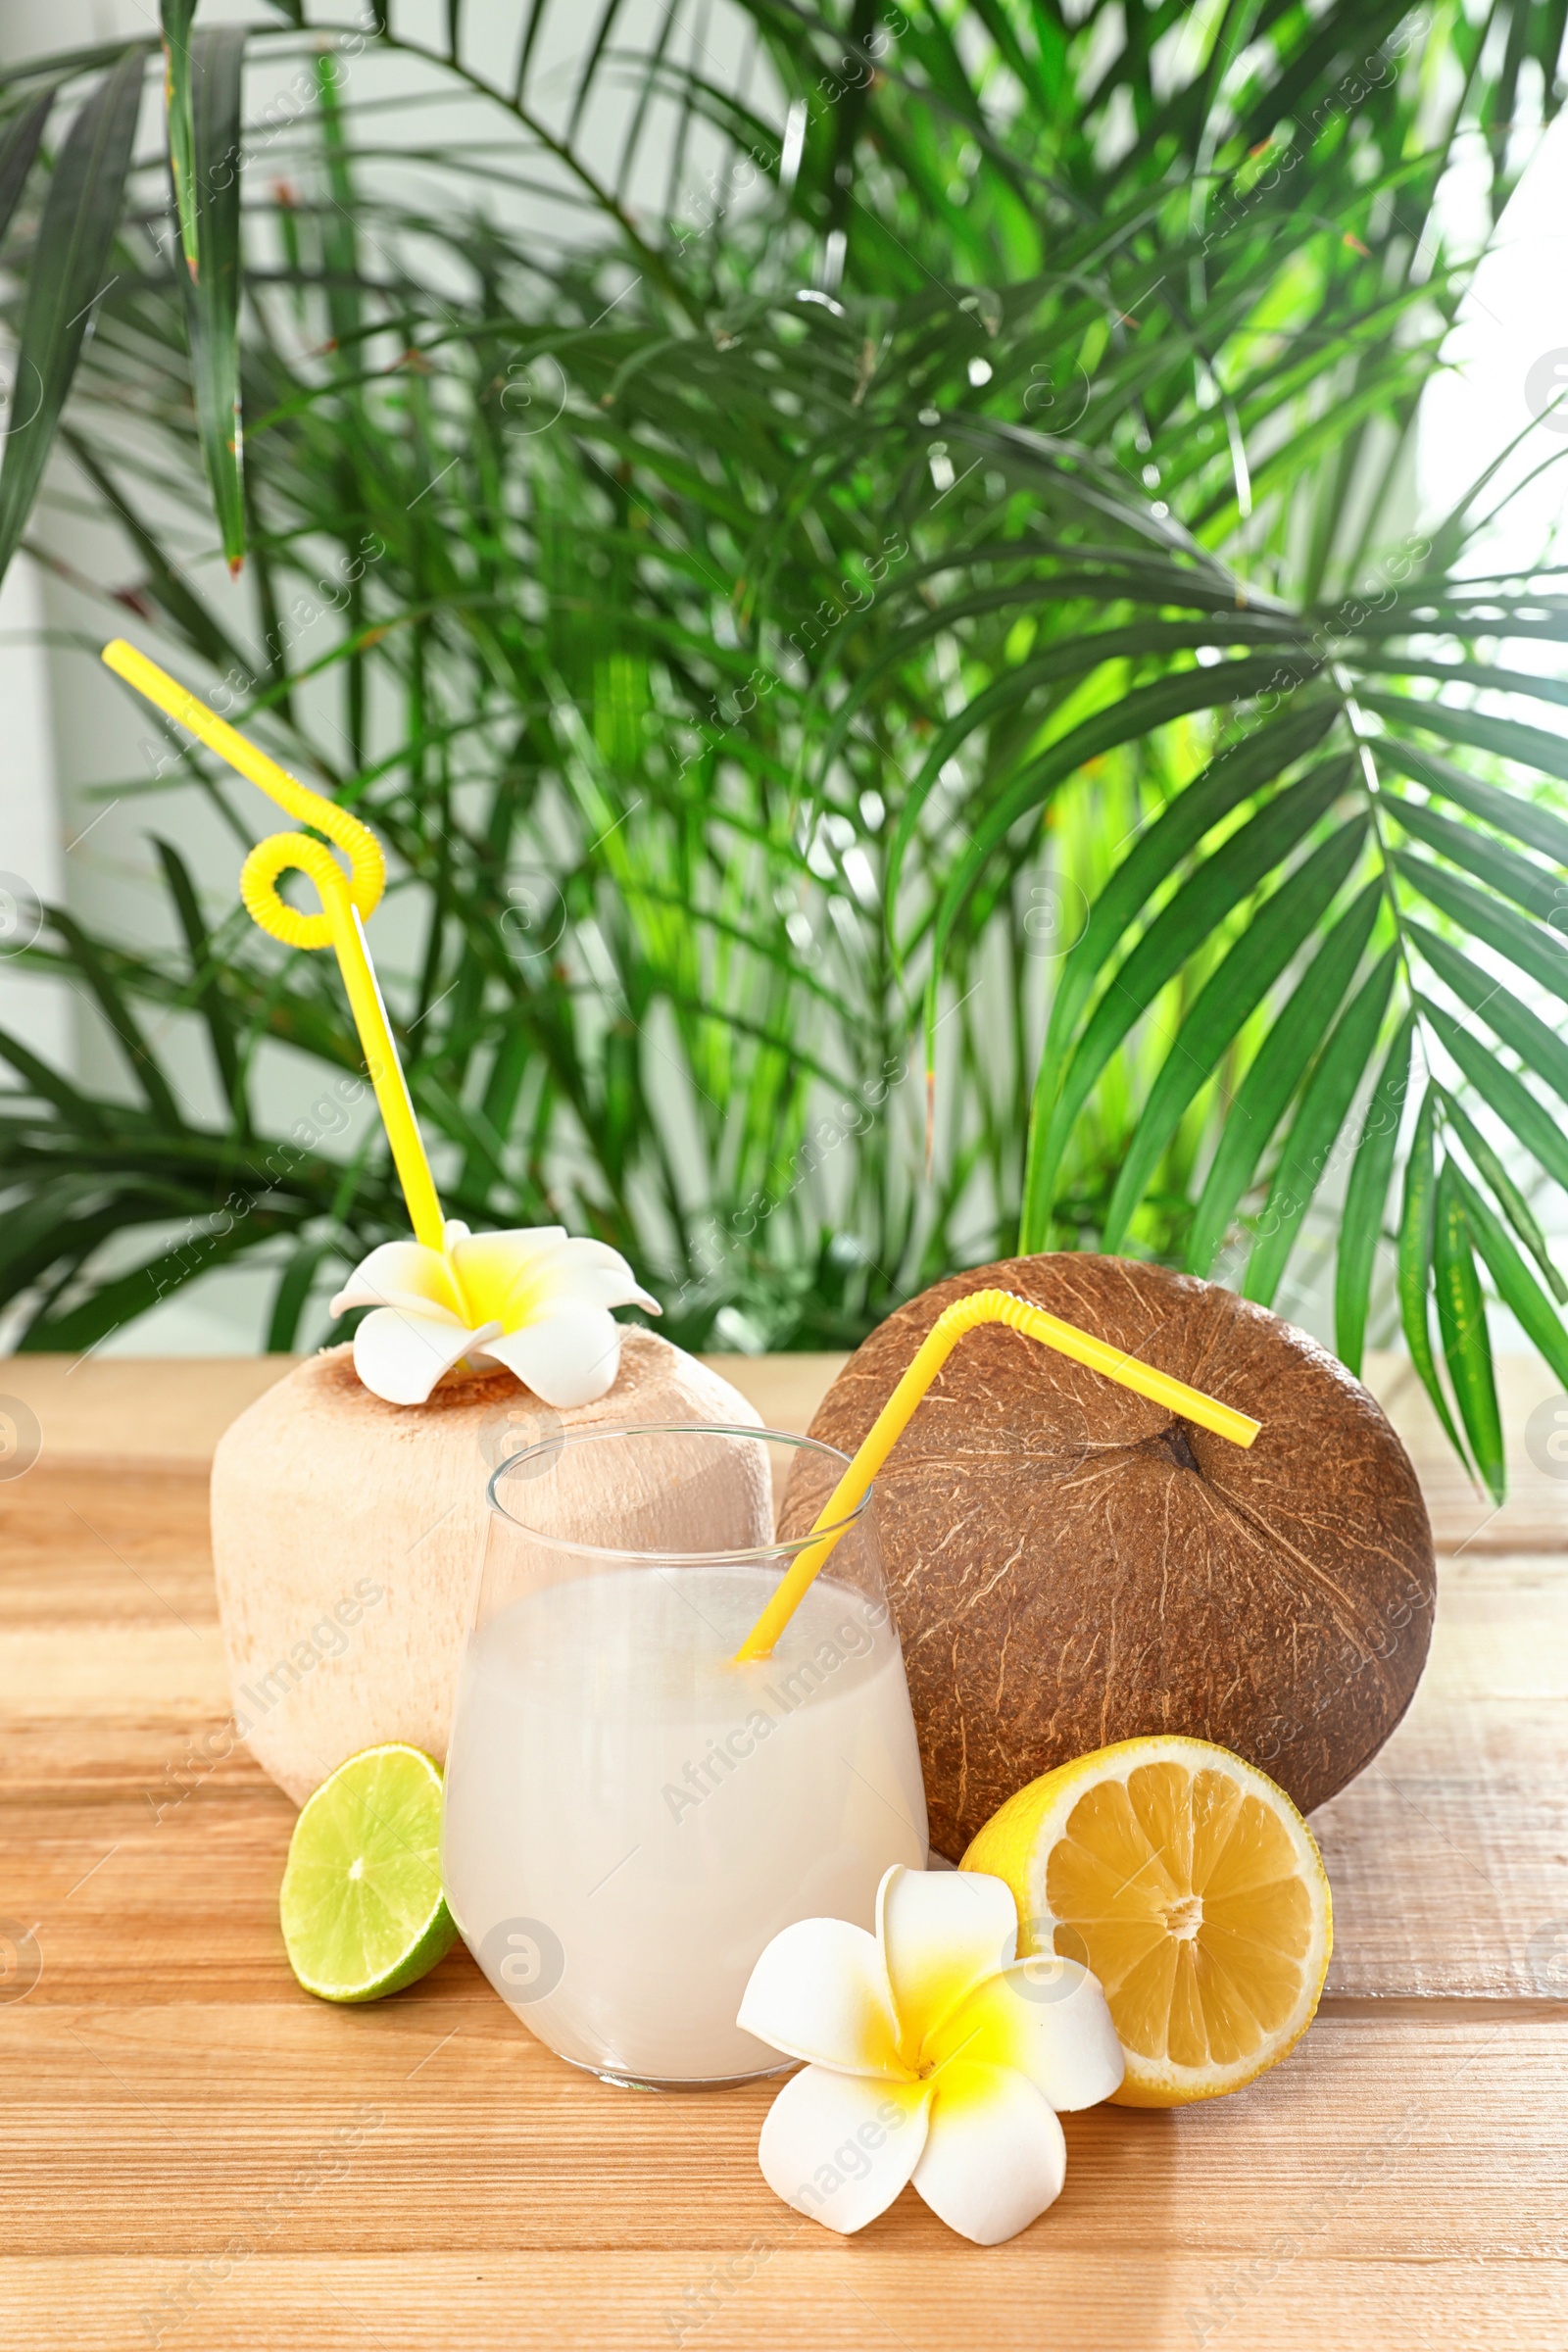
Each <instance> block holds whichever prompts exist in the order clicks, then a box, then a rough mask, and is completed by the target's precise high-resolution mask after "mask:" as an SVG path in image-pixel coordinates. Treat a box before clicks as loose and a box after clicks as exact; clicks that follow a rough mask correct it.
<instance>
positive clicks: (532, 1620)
mask: <svg viewBox="0 0 1568 2352" xmlns="http://www.w3.org/2000/svg"><path fill="white" fill-rule="evenodd" d="M845 1466H846V1465H845V1457H844V1456H843V1455H842V1454H840V1453H838V1452H837V1451H836V1449H835V1448H833V1447H831V1446H819V1445H815V1444H812V1443H811V1442H810V1441H809V1440H807V1439H803V1438H792V1437H785V1436H781V1435H779V1434H777V1433H774V1432H771V1431H760V1430H748V1429H718V1428H707V1427H674V1428H635V1429H597V1428H593V1429H586V1430H582V1431H575V1432H571V1433H569V1434H565V1433H564V1434H562V1435H560V1436H557V1437H554V1438H552V1439H549V1440H547V1441H546V1442H545V1443H544V1444H542V1445H538V1446H532V1447H529V1448H528V1449H527V1450H526V1451H525V1452H522V1453H520V1454H518V1455H516V1456H515V1457H514V1458H513V1459H512V1460H510V1461H507V1462H506V1463H504V1464H503V1465H502V1467H501V1468H500V1469H499V1470H498V1471H497V1472H496V1474H495V1476H494V1478H493V1479H492V1480H491V1482H490V1490H489V1497H490V1510H489V1512H488V1514H487V1521H488V1525H487V1538H486V1546H485V1556H484V1561H483V1565H482V1570H481V1574H480V1579H479V1590H478V1596H477V1601H476V1606H475V1612H474V1621H473V1624H472V1627H471V1629H470V1632H469V1636H468V1641H467V1644H466V1651H465V1655H464V1659H463V1665H462V1669H461V1672H460V1677H459V1685H458V1693H457V1704H456V1708H455V1711H454V1718H453V1728H452V1739H451V1745H450V1750H449V1754H448V1760H447V1777H446V1809H445V1821H444V1827H443V1833H442V1871H443V1876H444V1879H445V1882H446V1890H447V1900H448V1902H449V1904H450V1905H451V1908H452V1913H453V1916H454V1918H455V1919H456V1920H457V1923H458V1926H459V1928H460V1930H461V1931H462V1934H463V1936H464V1939H465V1941H466V1943H467V1945H468V1948H469V1950H470V1951H471V1952H472V1953H473V1955H474V1957H475V1959H476V1960H477V1961H478V1962H479V1965H480V1967H481V1968H482V1969H483V1970H484V1972H485V1974H486V1976H487V1977H488V1978H489V1980H490V1982H491V1984H492V1985H494V1986H495V1989H496V1990H497V1991H498V1992H499V1993H500V1994H501V1996H502V1998H503V1999H504V2000H506V2001H507V2002H508V2003H509V2004H510V2005H511V2007H512V2008H513V2009H514V2010H515V2013H516V2015H517V2016H518V2017H519V2018H521V2019H522V2021H523V2022H524V2023H525V2024H526V2025H527V2026H528V2027H529V2028H530V2029H531V2030H532V2031H533V2032H534V2033H535V2034H538V2035H539V2037H540V2039H541V2040H543V2041H545V2042H546V2043H548V2045H549V2046H550V2047H551V2048H552V2049H553V2050H555V2051H557V2052H558V2053H559V2055H560V2056H562V2057H563V2058H566V2059H569V2060H571V2061H572V2062H573V2063H574V2064H576V2065H579V2066H585V2067H589V2068H592V2069H593V2070H594V2071H595V2072H596V2073H599V2074H601V2075H604V2076H606V2077H608V2078H609V2079H611V2080H613V2081H615V2082H637V2083H648V2084H652V2085H661V2086H673V2085H681V2084H697V2083H705V2082H734V2081H737V2080H740V2079H743V2078H745V2077H747V2076H750V2075H756V2074H768V2073H772V2072H775V2071H776V2070H777V2069H778V2068H779V2065H780V2060H779V2057H778V2053H777V2052H776V2051H774V2050H772V2049H770V2048H769V2047H768V2046H767V2045H766V2044H765V2043H762V2042H760V2041H758V2040H756V2039H755V2038H754V2037H753V2036H752V2035H751V2034H743V2033H742V2032H741V2030H740V2028H739V2027H738V2026H737V2025H736V2023H735V2014H736V2011H737V2009H738V2008H739V2006H740V2001H741V1995H742V1993H743V1992H744V1990H745V1987H746V1983H747V1979H748V1978H749V1977H750V1975H751V1972H752V1968H753V1966H754V1964H755V1963H756V1961H757V1959H758V1957H759V1955H760V1952H761V1950H762V1948H763V1946H764V1945H765V1944H766V1943H768V1942H769V1941H770V1940H771V1938H772V1937H773V1936H776V1935H777V1934H778V1933H779V1931H780V1929H782V1928H785V1927H788V1926H789V1925H790V1924H791V1923H792V1922H793V1921H795V1920H798V1919H808V1918H812V1917H817V1916H823V1915H826V1916H830V1917H837V1918H840V1919H848V1920H852V1921H854V1922H856V1923H857V1924H858V1925H859V1926H861V1927H866V1928H869V1927H871V1926H873V1925H874V1914H875V1905H876V1889H877V1887H878V1884H879V1882H880V1880H881V1878H882V1875H883V1873H884V1871H886V1870H887V1869H888V1867H889V1865H890V1864H892V1863H895V1862H902V1863H906V1864H907V1865H908V1866H909V1867H911V1868H913V1869H916V1870H918V1869H923V1868H924V1867H925V1863H926V1858H927V1843H926V1815H925V1795H924V1789H923V1788H922V1784H921V1779H920V1762H919V1754H918V1750H917V1747H916V1744H915V1735H914V1724H913V1720H912V1717H911V1715H910V1712H909V1696H908V1689H907V1683H906V1681H905V1674H904V1660H903V1656H902V1653H901V1651H900V1648H899V1641H898V1634H897V1630H896V1628H895V1626H894V1623H893V1619H892V1615H891V1612H890V1610H889V1607H888V1603H887V1598H886V1594H885V1592H884V1590H883V1584H882V1576H881V1568H880V1562H879V1558H878V1553H877V1545H876V1534H875V1501H874V1490H873V1493H872V1495H867V1496H866V1498H865V1499H864V1500H863V1501H862V1502H861V1503H860V1505H859V1506H858V1509H857V1510H856V1511H854V1512H853V1513H850V1514H849V1515H848V1516H847V1518H846V1520H845V1524H844V1529H843V1533H842V1535H841V1536H840V1538H839V1540H838V1542H837V1544H836V1545H835V1547H834V1549H833V1551H832V1552H831V1553H830V1555H829V1557H828V1560H827V1563H826V1565H825V1566H824V1568H823V1569H822V1571H821V1572H820V1574H819V1575H818V1576H817V1578H816V1580H815V1582H814V1583H813V1584H812V1585H811V1586H810V1587H809V1590H808V1592H807V1593H806V1595H805V1598H804V1599H803V1600H802V1602H801V1604H800V1606H799V1607H798V1608H797V1610H796V1612H795V1614H794V1616H793V1617H792V1618H791V1620H790V1622H789V1624H788V1626H787V1627H786V1628H785V1630H784V1633H783V1635H782V1636H781V1638H780V1640H779V1642H778V1644H777V1647H776V1648H775V1650H774V1651H773V1653H772V1655H771V1656H769V1657H766V1658H760V1659H757V1660H755V1661H751V1662H748V1663H747V1664H745V1665H738V1664H737V1663H736V1662H735V1652H736V1650H737V1649H738V1648H739V1646H740V1644H741V1642H742V1641H743V1640H744V1638H745V1636H746V1634H747V1633H748V1632H749V1631H750V1629H751V1627H752V1625H753V1624H754V1623H755V1621H756V1619H757V1617H758V1616H759V1614H760V1611H761V1609H762V1607H763V1604H764V1603H765V1602H766V1600H767V1599H768V1597H769V1595H770V1594H771V1593H772V1592H773V1589H774V1587H775V1586H776V1584H777V1583H778V1581H779V1578H780V1577H781V1576H782V1575H783V1574H784V1573H785V1571H786V1570H787V1569H788V1568H789V1566H790V1564H791V1562H792V1561H793V1559H794V1558H795V1556H796V1555H797V1553H798V1552H800V1551H801V1550H802V1549H804V1547H805V1544H806V1542H807V1537H808V1530H809V1527H810V1525H811V1522H812V1520H813V1519H814V1517H815V1516H816V1513H817V1511H818V1510H819V1509H820V1507H821V1505H822V1504H823V1503H824V1502H825V1501H826V1499H827V1496H828V1495H829V1494H830V1493H831V1492H832V1489H833V1487H834V1485H835V1484H836V1482H837V1479H838V1477H839V1474H840V1472H841V1471H842V1470H843V1469H844V1467H845ZM786 1487H787V1489H788V1495H787V1500H786V1501H785V1502H784V1504H783V1511H782V1517H781V1518H780V1517H778V1516H777V1515H776V1506H775V1496H782V1495H784V1493H785V1489H786Z"/></svg>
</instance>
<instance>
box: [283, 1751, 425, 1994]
mask: <svg viewBox="0 0 1568 2352" xmlns="http://www.w3.org/2000/svg"><path fill="white" fill-rule="evenodd" d="M440 1844H441V1767H440V1766H439V1765H438V1764H437V1763H436V1761H435V1759H434V1757H433V1756H427V1755H426V1754H425V1752H424V1750H423V1748H420V1747H408V1746H405V1745H404V1743H403V1742H402V1741H401V1740H389V1741H388V1742H387V1744H386V1745H385V1746H383V1747H367V1748H363V1749H362V1750H361V1751H360V1753H359V1754H358V1755H357V1756H350V1757H349V1759H348V1761H347V1762H346V1763H343V1764H340V1765H339V1766H338V1768H337V1770H336V1772H334V1773H333V1774H332V1776H331V1778H330V1780H325V1781H323V1782H322V1783H321V1786H320V1787H319V1789H318V1790H317V1791H316V1794H315V1795H314V1796H313V1797H311V1798H310V1799H309V1800H308V1801H307V1803H306V1806H305V1809H304V1811H303V1812H302V1813H301V1815H300V1817H299V1819H298V1821H297V1822H296V1823H295V1824H294V1836H293V1838H292V1839H291V1840H290V1843H289V1849H288V1867H287V1869H286V1870H285V1871H284V1873H283V1891H282V1895H281V1897H280V1901H279V1910H280V1912H281V1915H282V1922H283V1941H284V1943H285V1944H286V1945H287V1947H288V1960H289V1966H290V1968H292V1969H293V1971H294V1974H295V1975H296V1976H297V1977H298V1979H299V1981H300V1983H301V1984H302V1985H304V1987H305V1989H306V1991H307V1992H314V1993H316V1994H318V1995H319V1998H320V1999H321V2000H323V2001H378V2000H379V1999H380V1998H381V1997H382V1995H383V1994H384V1993H388V1992H400V1991H401V1990H402V1988H403V1986H404V1985H412V1984H414V1983H415V1982H416V1980H417V1978H419V1977H422V1976H424V1975H425V1974H426V1973H427V1971H428V1970H430V1969H432V1968H434V1966H435V1964H436V1962H437V1961H438V1960H440V1959H442V1958H444V1957H445V1955H446V1954H447V1953H448V1952H449V1951H450V1950H451V1948H452V1945H453V1942H454V1941H455V1939H456V1936H457V1933H458V1931H457V1929H456V1927H455V1926H454V1925H453V1920H452V1914H451V1912H450V1911H449V1910H448V1909H447V1906H446V1902H445V1899H444V1898H443V1896H442V1892H441V1862H440Z"/></svg>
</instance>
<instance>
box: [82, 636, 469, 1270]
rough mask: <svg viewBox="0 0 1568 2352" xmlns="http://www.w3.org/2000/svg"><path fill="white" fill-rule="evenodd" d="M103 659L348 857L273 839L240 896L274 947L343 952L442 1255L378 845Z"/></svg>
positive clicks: (152, 668) (190, 701)
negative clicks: (393, 1023)
mask: <svg viewBox="0 0 1568 2352" xmlns="http://www.w3.org/2000/svg"><path fill="white" fill-rule="evenodd" d="M103 658H104V660H105V662H108V664H109V667H110V668H111V669H112V670H115V671H116V672H117V673H118V674H119V676H121V677H123V679H125V680H126V682H127V683H128V684H129V685H132V686H134V687H135V689H136V691H137V693H138V694H144V695H145V696H146V697H147V700H148V701H149V702H150V703H156V704H157V706H158V708H159V710H160V711H167V712H168V714H169V716H170V717H171V718H172V719H173V720H174V721H175V723H176V724H177V725H179V726H181V727H184V728H185V729H186V731H187V732H188V733H189V734H192V735H194V736H196V737H197V738H198V739H199V740H200V741H201V742H202V743H205V744H206V746H207V748H208V750H209V751H212V752H216V753H217V754H218V756H219V758H220V759H221V760H227V762H228V764H229V766H230V767H232V768H237V769H238V771H239V773H240V774H241V775H242V776H246V777H248V778H249V779H250V781H251V783H253V784H257V785H260V787H261V789H262V791H263V792H265V793H266V794H267V796H268V798H269V799H270V800H273V801H276V803H277V805H278V807H279V808H280V809H286V810H287V811H288V813H289V815H290V816H294V817H298V818H299V819H300V820H301V822H302V823H304V824H308V825H315V827H316V828H317V830H318V832H320V833H324V834H325V835H326V837H327V840H328V841H331V842H335V843H336V845H337V847H338V848H339V849H340V850H342V851H343V853H344V855H345V856H346V857H347V858H348V861H349V872H348V874H347V875H346V876H345V874H344V872H343V869H342V867H341V866H340V865H339V864H338V862H337V859H336V858H334V857H333V856H332V853H331V851H330V850H328V849H327V848H326V846H325V843H323V842H319V841H312V840H311V838H310V836H309V835H308V834H306V833H271V834H269V836H268V838H267V839H266V840H265V841H259V842H258V843H257V845H256V847H255V849H254V850H252V852H251V854H250V856H249V857H248V858H246V860H245V863H244V865H243V866H242V868H241V869H240V877H239V892H240V897H241V898H242V899H243V900H244V902H245V908H246V911H247V913H248V914H249V915H250V917H251V920H252V921H253V922H255V923H259V924H260V926H261V928H262V929H263V930H264V931H266V932H269V933H270V936H271V937H272V938H273V939H280V940H282V941H283V942H284V944H285V946H287V947H291V948H326V947H330V948H332V949H334V950H335V951H336V954H337V961H338V969H339V971H340V972H341V973H342V974H343V985H344V987H345V988H346V989H347V990H348V997H349V1007H350V1009H351V1011H352V1012H353V1014H354V1025H355V1027H356V1028H357V1029H358V1031H359V1033H360V1044H361V1046H362V1047H363V1049H364V1052H365V1066H366V1068H367V1069H368V1072H369V1074H370V1084H371V1085H372V1086H373V1087H374V1089H375V1100H376V1103H377V1104H378V1105H379V1107H380V1112H381V1119H382V1123H383V1125H384V1126H385V1128H386V1133H387V1141H388V1142H389V1143H390V1145H391V1146H392V1160H393V1164H394V1166H395V1167H396V1169H397V1172H398V1182H399V1183H400V1184H401V1185H402V1187H403V1198H404V1200H405V1201H407V1202H408V1205H409V1216H410V1219H411V1221H412V1223H413V1226H414V1231H415V1235H416V1238H417V1240H419V1241H421V1242H422V1243H423V1244H424V1246H425V1248H426V1249H427V1250H439V1249H440V1247H441V1231H442V1218H441V1202H440V1200H439V1198H438V1197H437V1194H436V1189H435V1179H434V1177H433V1176H432V1175H431V1173H430V1162H429V1160H428V1159H427V1158H426V1157H425V1152H424V1144H423V1141H422V1139H421V1138H420V1135H419V1127H418V1121H417V1119H416V1118H415V1115H414V1104H413V1103H412V1102H411V1100H410V1098H409V1087H408V1081H407V1079H406V1078H405V1077H404V1075H403V1065H402V1063H401V1062H400V1061H399V1059H398V1050H397V1047H396V1046H395V1045H394V1043H393V1041H392V1031H391V1028H390V1027H389V1025H388V1022H387V1017H386V1006H385V1005H383V1004H382V1002H381V991H380V989H379V987H378V986H377V984H376V977H375V966H374V965H373V964H372V963H371V961H370V951H369V948H368V945H367V942H366V937H365V925H366V923H367V922H368V919H369V917H370V916H371V915H372V914H373V913H374V912H375V909H376V907H378V906H379V904H380V900H381V893H382V891H383V890H384V889H385V887H386V860H385V858H383V857H382V855H381V845H380V843H379V842H378V841H377V840H376V838H375V835H374V834H373V833H372V832H371V831H370V828H369V826H368V825H365V824H362V823H361V822H360V819H359V818H358V817H357V816H351V815H350V814H349V811H348V810H347V809H339V808H338V807H337V805H336V803H335V802H332V801H328V800H324V799H323V798H322V796H321V795H320V793H319V792H312V791H310V790H309V789H308V788H307V787H306V786H305V785H303V784H301V783H300V782H299V781H298V779H297V778H296V777H294V776H291V775H290V774H289V772H288V770H287V769H286V768H282V767H279V766H278V764H277V762H276V760H269V758H268V757H267V754H266V753H265V752H261V751H258V750H257V748H256V746H255V744H254V743H251V742H249V741H247V739H246V738H245V736H243V735H241V734H239V733H238V732H237V730H236V729H235V728H233V727H231V726H229V725H228V723H227V721H226V720H224V719H221V718H219V717H218V716H217V714H216V713H215V712H214V711H209V710H208V709H207V708H206V706H205V704H202V703H199V702H198V701H197V700H196V697H195V696H194V695H193V694H190V693H188V692H187V691H186V689H185V688H184V687H183V686H181V685H180V683H179V681H178V680H177V679H176V678H172V677H171V676H170V675H169V672H168V671H167V670H164V669H160V668H159V666H158V664H157V662H149V661H148V659H147V657H146V655H145V654H139V653H138V652H137V651H136V648H135V647H134V646H133V645H127V644H126V643H125V640H124V639H123V637H117V638H116V639H115V640H114V642H113V644H112V645H106V646H105V647H104V651H103ZM291 867H292V868H293V869H294V871H296V872H297V873H302V874H306V875H308V876H309V878H310V879H311V881H312V882H314V883H315V885H316V888H317V892H318V895H319V898H320V902H321V912H320V913H319V914H301V913H299V912H298V910H297V909H296V908H294V907H290V906H289V905H288V903H287V901H286V900H285V899H283V898H282V897H280V896H279V893H278V888H277V877H278V875H279V874H282V873H286V872H288V870H289V869H290V868H291Z"/></svg>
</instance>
